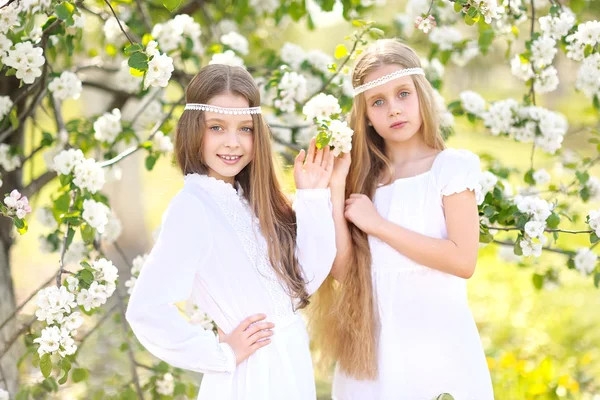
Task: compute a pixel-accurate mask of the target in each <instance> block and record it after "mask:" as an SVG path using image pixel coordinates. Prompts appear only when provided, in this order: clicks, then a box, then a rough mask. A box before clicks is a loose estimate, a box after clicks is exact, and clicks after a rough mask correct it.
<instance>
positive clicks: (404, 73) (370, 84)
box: [354, 68, 425, 97]
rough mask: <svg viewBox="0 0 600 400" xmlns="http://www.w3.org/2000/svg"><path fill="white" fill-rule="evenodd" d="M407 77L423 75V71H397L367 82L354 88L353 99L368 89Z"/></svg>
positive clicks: (419, 69)
mask: <svg viewBox="0 0 600 400" xmlns="http://www.w3.org/2000/svg"><path fill="white" fill-rule="evenodd" d="M407 75H425V71H423V69H422V68H406V69H399V70H398V71H396V72H392V73H391V74H388V75H385V76H382V77H381V78H377V79H375V80H373V81H371V82H367V83H365V84H363V85H360V86H357V87H355V88H354V97H356V96H358V95H359V94H361V93H362V92H366V91H367V90H369V89H372V88H374V87H377V86H381V85H383V84H385V83H388V82H389V81H392V80H394V79H398V78H401V77H403V76H407Z"/></svg>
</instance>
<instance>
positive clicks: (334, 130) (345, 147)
mask: <svg viewBox="0 0 600 400" xmlns="http://www.w3.org/2000/svg"><path fill="white" fill-rule="evenodd" d="M329 131H330V132H331V142H330V143H329V145H330V146H333V155H334V156H336V157H337V156H338V155H340V154H341V153H349V152H350V150H352V135H353V134H354V131H353V130H352V129H351V128H350V127H349V126H348V124H347V123H346V122H345V121H339V120H337V119H336V120H333V121H331V123H330V124H329Z"/></svg>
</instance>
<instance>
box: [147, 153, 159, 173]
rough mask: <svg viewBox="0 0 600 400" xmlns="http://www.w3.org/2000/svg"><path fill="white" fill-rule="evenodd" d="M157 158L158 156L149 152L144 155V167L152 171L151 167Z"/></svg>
mask: <svg viewBox="0 0 600 400" xmlns="http://www.w3.org/2000/svg"><path fill="white" fill-rule="evenodd" d="M157 159H158V158H157V157H155V156H153V155H152V154H150V155H148V156H147V157H146V169H147V170H148V171H152V168H154V165H155V164H156V160H157Z"/></svg>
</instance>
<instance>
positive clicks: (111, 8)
mask: <svg viewBox="0 0 600 400" xmlns="http://www.w3.org/2000/svg"><path fill="white" fill-rule="evenodd" d="M532 1H533V0H532ZM104 2H105V3H106V4H107V5H108V7H109V8H110V11H112V13H113V15H114V16H115V19H116V20H117V23H118V24H119V28H121V32H123V33H124V34H125V37H127V40H129V43H130V44H134V42H133V40H131V38H130V37H129V35H128V34H127V32H125V29H124V28H123V25H121V20H120V19H119V17H117V13H116V12H115V9H114V8H113V6H112V5H111V4H110V1H108V0H104Z"/></svg>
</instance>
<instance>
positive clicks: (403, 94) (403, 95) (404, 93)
mask: <svg viewBox="0 0 600 400" xmlns="http://www.w3.org/2000/svg"><path fill="white" fill-rule="evenodd" d="M409 94H410V93H408V92H406V91H403V92H400V97H408V95H409Z"/></svg>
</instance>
